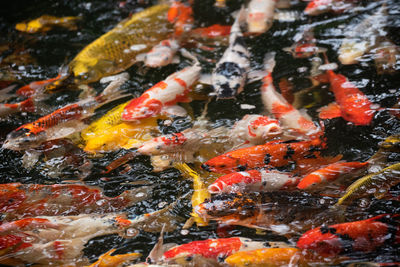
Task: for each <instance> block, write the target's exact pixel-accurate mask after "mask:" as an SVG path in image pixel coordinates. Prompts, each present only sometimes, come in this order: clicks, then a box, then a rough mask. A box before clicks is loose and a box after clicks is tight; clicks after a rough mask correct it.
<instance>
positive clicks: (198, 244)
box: [163, 237, 265, 261]
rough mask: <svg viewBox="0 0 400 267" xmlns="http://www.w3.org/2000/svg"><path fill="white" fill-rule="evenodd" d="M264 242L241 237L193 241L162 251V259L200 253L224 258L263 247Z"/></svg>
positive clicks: (208, 256) (169, 259)
mask: <svg viewBox="0 0 400 267" xmlns="http://www.w3.org/2000/svg"><path fill="white" fill-rule="evenodd" d="M264 243H265V242H256V241H252V240H251V239H247V238H242V237H231V238H219V239H207V240H201V241H193V242H190V243H187V244H183V245H180V246H177V247H174V248H172V249H170V250H168V251H166V252H164V255H163V260H164V261H171V260H173V259H176V258H180V257H191V256H194V255H201V256H203V257H205V258H213V259H216V260H217V259H218V258H225V257H227V256H229V255H231V254H232V253H234V252H238V251H247V250H252V249H257V248H263V247H264Z"/></svg>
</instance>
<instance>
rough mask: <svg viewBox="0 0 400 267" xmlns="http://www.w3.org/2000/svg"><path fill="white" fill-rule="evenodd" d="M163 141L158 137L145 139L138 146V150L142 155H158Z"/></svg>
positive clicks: (161, 150) (163, 144)
mask: <svg viewBox="0 0 400 267" xmlns="http://www.w3.org/2000/svg"><path fill="white" fill-rule="evenodd" d="M164 146H165V142H163V140H162V139H161V138H160V137H157V138H154V139H152V140H149V141H146V142H145V143H143V145H141V146H140V147H139V148H138V152H139V153H141V154H144V155H158V154H160V153H162V152H163V147H164Z"/></svg>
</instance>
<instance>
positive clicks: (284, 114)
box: [261, 53, 321, 137]
mask: <svg viewBox="0 0 400 267" xmlns="http://www.w3.org/2000/svg"><path fill="white" fill-rule="evenodd" d="M274 57H275V54H274V53H270V54H268V55H267V56H266V58H265V60H264V62H265V63H264V65H265V69H266V70H267V71H268V74H267V75H266V76H265V77H264V78H263V84H262V86H261V99H262V102H263V103H264V106H265V108H266V109H267V111H268V112H270V113H271V114H273V115H274V116H275V118H277V119H278V120H279V121H280V123H281V124H282V126H283V127H286V128H289V130H292V131H293V134H295V135H298V134H300V135H301V136H303V137H304V136H308V137H309V136H310V135H314V134H320V133H321V129H320V128H319V127H317V126H316V125H315V124H314V123H313V121H312V120H311V118H310V117H309V116H308V115H306V114H304V115H303V114H301V113H300V112H299V111H298V110H297V109H295V108H294V107H293V106H292V105H291V104H289V103H288V102H287V100H286V99H285V98H284V97H283V96H282V95H281V94H280V93H278V92H277V91H276V89H275V86H274V84H273V79H272V70H273V68H274V66H275V59H274Z"/></svg>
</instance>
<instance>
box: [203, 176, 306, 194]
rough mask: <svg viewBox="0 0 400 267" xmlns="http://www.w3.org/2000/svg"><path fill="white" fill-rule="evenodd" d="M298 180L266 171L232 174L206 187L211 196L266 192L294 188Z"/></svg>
mask: <svg viewBox="0 0 400 267" xmlns="http://www.w3.org/2000/svg"><path fill="white" fill-rule="evenodd" d="M299 181H300V178H298V177H294V176H293V175H291V174H289V173H284V172H279V171H267V170H249V171H247V172H233V173H229V174H226V175H223V176H221V177H219V178H218V179H217V180H215V182H214V183H212V184H211V185H210V186H209V187H208V191H209V192H210V193H211V194H219V193H241V192H260V191H263V192H267V191H276V190H281V189H285V188H290V187H295V186H296V185H297V184H298V182H299Z"/></svg>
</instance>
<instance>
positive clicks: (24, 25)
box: [15, 15, 81, 33]
mask: <svg viewBox="0 0 400 267" xmlns="http://www.w3.org/2000/svg"><path fill="white" fill-rule="evenodd" d="M80 19H81V18H80V17H55V16H49V15H43V16H41V17H39V18H37V19H34V20H31V21H28V22H21V23H18V24H17V25H15V29H16V30H18V31H21V32H27V33H37V32H47V31H50V30H51V29H53V28H54V27H62V28H66V29H68V30H76V29H77V28H78V27H77V26H76V23H77V21H78V20H80Z"/></svg>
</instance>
